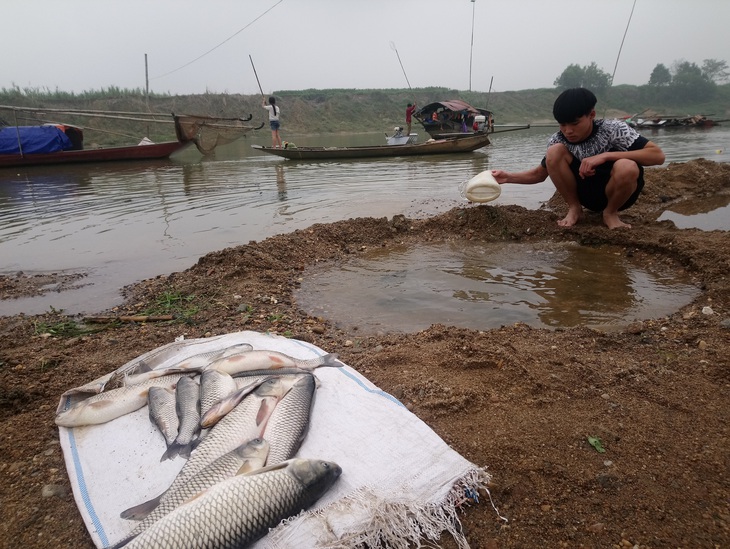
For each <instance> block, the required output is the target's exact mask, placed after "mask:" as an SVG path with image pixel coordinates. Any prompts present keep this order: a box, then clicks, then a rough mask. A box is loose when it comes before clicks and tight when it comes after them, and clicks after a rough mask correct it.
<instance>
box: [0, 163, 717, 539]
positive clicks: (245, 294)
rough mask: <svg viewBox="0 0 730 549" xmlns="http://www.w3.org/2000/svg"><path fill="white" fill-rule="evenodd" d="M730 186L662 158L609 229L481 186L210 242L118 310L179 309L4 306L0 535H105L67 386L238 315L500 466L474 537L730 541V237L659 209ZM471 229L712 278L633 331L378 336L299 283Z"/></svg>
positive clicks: (441, 328) (472, 517)
mask: <svg viewBox="0 0 730 549" xmlns="http://www.w3.org/2000/svg"><path fill="white" fill-rule="evenodd" d="M723 193H730V165H729V164H718V163H713V162H708V161H705V160H697V161H692V162H688V163H686V164H670V165H668V166H666V167H662V168H651V169H648V170H647V186H646V189H645V193H644V194H643V195H642V198H641V200H640V201H639V203H637V205H636V206H634V207H633V208H631V209H630V210H629V211H628V212H627V213H626V215H625V219H626V220H627V221H628V222H630V223H632V225H633V228H632V229H631V230H616V231H609V230H607V229H606V228H605V227H603V225H602V223H601V220H600V216H588V217H587V218H586V219H585V220H584V221H583V222H582V223H581V224H580V225H578V226H576V227H575V228H574V229H572V230H562V229H559V228H558V227H557V225H556V220H557V219H558V216H559V215H560V214H561V213H562V212H561V207H562V206H561V204H559V203H558V202H555V201H551V208H549V209H542V210H538V211H532V210H526V209H524V208H521V207H518V206H499V207H494V206H490V205H483V206H476V205H471V206H466V207H463V208H456V209H453V210H450V211H448V212H446V213H444V214H441V215H437V216H433V217H429V218H426V219H420V220H409V219H406V218H403V217H400V216H396V217H394V218H392V219H372V218H361V219H351V220H347V221H341V222H337V223H332V224H318V225H313V226H312V227H310V228H308V229H304V230H297V231H294V232H292V233H288V234H283V235H279V236H275V237H272V238H267V239H266V240H263V241H261V242H251V243H249V244H247V245H243V246H237V247H233V248H228V249H225V250H221V251H217V252H213V253H210V254H207V255H205V256H204V257H201V258H200V260H199V261H198V262H197V263H196V264H195V265H193V266H191V267H190V268H189V269H187V270H185V271H183V272H180V273H174V274H171V275H169V276H159V277H156V278H153V279H149V280H145V281H142V282H140V283H138V284H135V285H132V286H130V287H128V288H127V289H126V296H127V300H126V302H125V304H124V306H122V307H118V308H115V309H114V310H110V311H100V312H99V313H100V314H104V315H108V316H112V317H121V316H138V315H142V316H146V315H151V314H159V313H163V312H167V313H170V314H172V315H173V316H174V317H175V320H173V321H157V322H152V321H150V322H128V321H119V322H113V323H109V324H98V323H80V319H79V318H74V317H66V316H64V315H62V314H59V313H58V312H54V311H51V312H49V313H48V314H45V315H39V316H26V315H18V316H13V317H0V336H1V338H0V407H1V408H2V410H3V416H2V423H1V427H2V432H3V437H2V438H1V439H0V472H1V473H2V480H1V481H0V486H1V487H2V493H3V494H4V495H3V505H2V507H1V508H0V524H2V526H1V527H0V528H1V529H2V530H1V531H2V536H0V540H2V541H0V546H2V547H33V546H38V545H54V546H60V547H77V548H91V547H93V544H92V543H91V541H90V538H89V536H88V534H87V532H86V530H85V527H84V525H83V523H82V521H81V518H80V515H79V513H78V510H77V508H76V504H75V502H74V499H73V497H72V495H71V493H70V488H69V482H68V477H67V475H66V471H65V466H64V464H63V458H62V455H61V451H60V447H59V444H58V431H57V428H56V427H55V425H54V423H53V413H54V410H55V408H56V405H57V403H58V399H59V396H60V395H61V393H63V392H64V391H65V390H67V389H69V388H71V387H75V386H77V385H81V384H82V383H85V382H87V381H89V380H91V379H94V378H96V377H98V376H99V375H101V374H104V373H107V372H109V371H112V370H114V369H116V368H117V367H118V366H120V365H121V364H123V363H125V362H126V361H128V360H130V359H132V358H134V357H136V356H139V355H141V354H142V353H144V352H146V351H148V350H151V349H153V348H156V347H158V346H161V345H164V344H167V343H170V342H171V341H173V340H174V339H175V338H176V337H179V336H185V337H187V338H198V337H208V336H212V335H218V334H222V333H228V332H232V331H238V330H255V331H261V332H276V333H279V334H282V335H286V336H288V337H293V338H296V339H301V340H305V341H309V342H312V343H314V344H315V345H317V346H319V347H321V348H322V349H324V350H326V351H328V352H336V353H338V354H339V355H340V358H341V359H342V360H343V361H344V362H345V363H347V364H349V365H350V366H352V367H353V368H355V369H357V370H358V371H359V372H361V373H362V374H363V375H365V376H366V377H368V378H369V379H370V380H372V381H373V382H374V383H375V384H377V385H378V386H380V387H381V388H382V389H384V390H385V391H387V392H389V393H391V394H393V395H394V396H396V397H397V398H398V399H400V400H401V401H402V402H403V403H405V404H406V405H407V406H408V407H409V409H411V410H412V411H413V413H415V414H416V415H417V416H418V417H420V418H421V419H422V420H423V421H425V422H426V423H427V424H428V425H429V426H430V427H431V428H433V429H434V430H435V431H436V432H437V433H438V434H439V435H440V436H441V437H442V438H443V439H444V440H445V441H446V442H447V443H448V444H450V445H451V446H452V447H453V448H454V449H456V450H457V451H458V452H459V453H461V454H462V455H463V456H464V457H466V458H467V459H469V460H470V461H472V462H474V463H475V464H477V465H480V466H486V467H488V469H489V471H490V472H491V473H492V475H493V476H494V479H493V484H492V487H491V497H492V500H493V502H494V504H495V505H496V507H497V508H498V509H499V513H500V514H501V515H503V516H504V517H506V518H507V519H508V521H507V522H504V521H502V520H500V518H499V517H498V515H497V513H496V512H495V511H494V509H493V508H492V506H491V504H490V502H489V498H488V497H486V494H482V498H481V501H480V503H479V504H478V505H472V506H470V507H465V508H464V513H463V514H462V515H461V521H462V524H463V527H464V530H465V532H466V536H467V539H468V540H469V543H470V544H471V546H472V547H474V548H477V547H479V548H524V547H639V548H641V549H648V548H659V547H708V548H710V547H724V546H728V545H730V515H729V514H728V508H727V502H728V498H730V483H729V481H728V477H727V471H728V465H729V462H728V453H727V440H728V435H730V427H728V426H729V425H730V410H729V409H728V407H727V402H728V397H730V383H729V380H730V376H729V373H730V358H728V357H730V337H729V335H730V279H728V275H727V273H728V272H730V263H729V261H730V260H729V259H728V258H730V236H728V233H727V232H725V231H713V232H701V231H698V230H694V229H687V230H679V229H677V228H676V227H674V225H673V224H672V223H671V222H666V221H663V222H657V221H656V220H657V219H658V217H659V216H660V215H661V213H662V212H663V211H664V210H665V209H666V208H667V207H669V206H670V205H672V204H675V203H678V202H686V201H690V200H693V199H698V198H703V197H708V196H711V195H716V194H723ZM462 239H470V240H484V241H491V240H509V241H514V242H524V243H530V242H536V241H574V242H577V243H579V244H581V245H587V246H602V245H612V246H620V247H622V249H623V250H624V252H625V253H626V254H627V255H631V256H632V259H633V260H634V261H638V262H639V263H642V262H643V263H645V264H649V263H654V262H662V263H666V264H667V265H668V266H671V267H672V268H675V269H677V270H680V271H683V272H686V273H687V274H688V275H689V276H690V277H691V278H692V279H693V280H694V281H695V284H696V285H697V286H698V288H700V289H701V294H700V296H699V297H698V298H697V299H696V300H695V301H693V302H692V303H691V304H689V305H688V306H686V307H684V308H682V309H681V310H678V311H676V312H675V313H674V314H671V315H669V316H667V317H663V318H656V319H647V320H644V321H641V322H637V323H635V324H633V325H632V326H630V327H629V328H627V329H626V330H624V331H621V332H618V333H602V332H598V331H594V330H589V329H585V328H573V329H564V330H556V331H551V330H544V329H534V328H530V327H528V326H525V325H520V324H517V325H509V326H503V327H501V328H499V329H494V330H489V331H484V332H478V331H474V330H468V329H461V328H454V327H450V326H445V325H434V326H432V327H431V328H429V329H427V330H424V331H422V332H418V333H412V334H397V333H389V334H380V335H376V336H367V337H363V336H360V335H359V334H358V332H357V330H354V329H353V330H349V331H345V330H342V329H340V328H339V327H338V326H337V325H336V324H335V323H334V322H331V321H328V320H326V319H322V318H316V317H310V316H308V315H306V314H305V313H304V312H303V311H301V310H300V309H299V308H298V307H297V303H296V301H295V299H294V297H293V292H294V290H295V289H296V288H297V287H298V284H299V277H300V276H301V273H302V270H303V269H304V268H305V267H306V266H308V265H312V264H313V263H315V262H322V261H346V260H347V258H348V257H352V256H356V255H358V254H359V253H362V252H363V251H365V250H367V249H369V248H374V247H378V248H388V247H390V246H394V245H396V244H397V245H401V244H406V245H408V244H411V245H415V244H417V243H422V242H439V241H446V240H449V241H457V242H458V241H459V240H462ZM47 282H48V281H43V283H47ZM0 284H2V287H3V288H4V291H5V296H6V297H4V299H11V298H12V297H13V296H18V295H24V294H27V293H30V292H32V291H34V288H33V284H32V283H31V284H25V283H21V282H19V281H17V280H13V279H12V277H6V278H3V279H2V280H0ZM85 330H86V331H85ZM588 437H595V438H597V439H599V440H600V442H601V444H602V445H603V447H604V449H605V452H604V453H599V452H598V451H597V449H596V448H595V447H594V446H592V445H591V444H590V443H589V439H588ZM115 489H119V490H123V489H124V488H123V487H116V488H115ZM441 543H442V544H443V546H444V547H449V548H452V547H454V544H453V542H450V541H449V540H442V542H441Z"/></svg>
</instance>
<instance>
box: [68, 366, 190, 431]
mask: <svg viewBox="0 0 730 549" xmlns="http://www.w3.org/2000/svg"><path fill="white" fill-rule="evenodd" d="M182 377H185V374H173V375H169V376H163V377H158V378H155V379H151V380H149V381H146V382H145V383H140V384H139V385H133V386H131V387H120V388H119V389H112V390H111V391H104V392H103V393H99V394H97V395H94V396H92V397H89V398H87V399H84V400H82V401H80V402H77V403H76V404H74V405H73V406H71V407H70V408H68V409H66V410H63V411H62V412H60V413H58V414H56V420H55V421H56V425H59V426H61V427H81V426H83V425H99V424H101V423H106V422H107V421H111V420H113V419H116V418H118V417H121V416H123V415H124V414H129V413H131V412H134V411H136V410H139V409H140V408H142V407H143V406H144V405H145V404H147V393H148V391H149V389H150V387H164V388H167V389H174V388H175V386H176V385H177V382H178V381H179V380H180V378H182Z"/></svg>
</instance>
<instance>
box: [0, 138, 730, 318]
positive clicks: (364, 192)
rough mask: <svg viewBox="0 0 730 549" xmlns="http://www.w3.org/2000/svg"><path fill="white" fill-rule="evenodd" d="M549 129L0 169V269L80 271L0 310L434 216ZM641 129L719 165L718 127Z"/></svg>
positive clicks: (525, 158) (520, 199)
mask: <svg viewBox="0 0 730 549" xmlns="http://www.w3.org/2000/svg"><path fill="white" fill-rule="evenodd" d="M554 130H555V128H532V129H530V130H520V131H512V132H504V133H497V134H495V135H494V136H493V140H492V144H491V145H490V146H489V147H486V148H484V149H481V150H479V151H477V152H474V153H469V154H459V155H443V156H433V157H410V158H408V157H405V158H393V159H363V160H339V161H320V162H293V161H287V160H284V159H281V158H278V157H273V156H268V155H265V154H264V153H260V152H257V151H254V150H252V149H251V145H252V144H263V145H268V144H269V141H270V135H269V132H268V131H260V132H255V133H254V134H253V135H250V136H247V137H246V138H244V139H241V140H239V141H237V142H235V143H233V144H230V145H226V146H224V147H219V148H218V149H217V150H216V152H215V154H214V156H211V157H201V156H200V155H199V154H198V153H197V152H196V151H194V150H193V151H185V152H183V153H182V154H181V155H180V156H179V157H177V158H174V159H170V160H165V161H154V162H141V163H128V164H127V163H121V164H97V165H77V166H54V167H50V166H49V167H39V168H20V169H2V170H0V259H1V262H0V273H3V274H14V273H17V272H20V271H22V272H24V273H25V274H28V275H30V274H36V273H47V272H54V273H58V272H68V273H86V277H85V278H83V279H82V280H81V281H80V282H81V283H82V284H83V286H81V287H79V288H78V289H75V290H72V291H64V292H60V293H56V292H51V293H49V294H47V295H45V296H41V297H36V298H26V299H18V300H4V301H1V302H0V314H3V315H8V314H18V313H21V312H22V313H26V314H37V313H41V312H44V311H48V310H49V309H50V308H51V307H53V308H55V309H63V310H64V311H65V312H67V313H69V314H76V313H93V312H98V311H100V310H103V309H106V308H108V307H112V306H114V305H116V304H119V303H120V302H121V297H120V294H119V290H120V289H121V288H122V287H123V286H125V285H127V284H131V283H133V282H136V281H139V280H142V279H145V278H150V277H154V276H156V275H161V274H168V273H171V272H175V271H181V270H184V269H186V268H188V267H190V266H191V265H193V264H194V263H195V262H196V261H197V259H198V258H199V257H200V256H202V255H204V254H206V253H208V252H211V251H215V250H220V249H223V248H226V247H230V246H236V245H240V244H245V243H248V242H249V241H252V240H256V241H258V240H263V239H265V238H267V237H269V236H272V235H275V234H281V233H287V232H291V231H293V230H295V229H301V228H305V227H308V226H310V225H312V224H314V223H328V222H333V221H339V220H343V219H349V218H352V217H392V216H393V215H395V214H400V213H403V214H405V215H406V216H408V217H422V216H426V215H431V214H435V213H440V212H443V211H446V210H448V209H450V208H453V207H454V206H457V205H463V204H465V203H466V202H465V200H464V199H463V198H462V196H461V195H460V186H461V185H462V184H463V183H464V182H465V181H467V180H468V179H469V178H471V177H473V176H474V175H476V174H478V173H479V172H481V171H484V170H486V169H497V168H499V169H506V170H513V171H514V170H522V169H527V168H530V167H533V166H534V165H536V163H537V162H539V160H540V159H541V158H542V155H543V153H544V149H545V143H546V141H547V139H548V137H549V135H550V134H551V133H552V132H553V131H554ZM421 133H423V132H421ZM282 134H283V138H284V139H288V140H290V141H293V142H295V143H296V144H297V145H300V146H304V145H327V146H333V145H365V144H381V143H384V142H385V136H384V135H383V134H358V135H325V136H288V135H287V134H286V132H285V129H284V130H283V131H282ZM646 135H647V137H649V138H650V139H652V140H653V141H655V142H657V143H658V144H659V145H660V146H661V147H662V148H663V149H664V151H665V152H666V154H667V161H668V162H683V161H687V160H691V159H694V158H700V157H703V158H707V159H710V160H715V161H718V162H730V127H727V126H719V127H715V128H712V129H709V130H697V131H691V130H690V131H686V130H677V131H671V130H659V131H658V132H657V133H656V134H646ZM422 139H423V137H422ZM552 194H553V187H552V185H551V183H550V182H549V181H547V182H545V183H543V184H539V185H532V186H522V185H508V186H505V187H503V192H502V195H501V196H500V198H499V199H498V200H497V202H495V204H518V205H521V206H525V207H527V208H537V207H539V206H540V205H541V204H542V203H543V202H544V201H545V200H547V199H548V198H549V197H550V196H551V195H552ZM725 207H726V206H725ZM724 218H725V219H726V218H727V216H725V217H724Z"/></svg>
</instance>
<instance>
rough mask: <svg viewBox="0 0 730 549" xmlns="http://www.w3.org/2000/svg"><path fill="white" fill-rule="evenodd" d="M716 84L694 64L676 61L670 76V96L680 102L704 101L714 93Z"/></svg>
mask: <svg viewBox="0 0 730 549" xmlns="http://www.w3.org/2000/svg"><path fill="white" fill-rule="evenodd" d="M715 88H716V84H715V83H714V82H713V81H712V80H710V78H709V77H708V76H706V75H705V74H703V72H702V69H701V68H700V67H699V66H698V65H697V64H696V63H690V62H689V61H677V62H675V65H674V75H673V76H672V85H671V90H672V95H674V96H675V97H676V98H677V99H680V100H693V101H705V100H707V99H711V98H712V96H713V95H714V93H715Z"/></svg>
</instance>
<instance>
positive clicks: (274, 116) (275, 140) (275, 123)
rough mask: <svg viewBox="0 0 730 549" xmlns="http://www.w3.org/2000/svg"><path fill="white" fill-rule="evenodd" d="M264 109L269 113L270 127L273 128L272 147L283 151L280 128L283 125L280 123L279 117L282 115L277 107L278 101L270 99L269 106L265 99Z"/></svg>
mask: <svg viewBox="0 0 730 549" xmlns="http://www.w3.org/2000/svg"><path fill="white" fill-rule="evenodd" d="M263 101H264V103H263V107H264V108H265V109H266V110H267V111H269V127H270V128H271V146H272V147H273V148H277V147H278V148H279V149H281V136H279V128H280V127H281V123H280V122H279V115H280V114H281V109H280V108H279V107H277V106H276V99H274V98H273V97H269V104H268V105H267V104H266V99H265V98H264V100H263Z"/></svg>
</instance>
